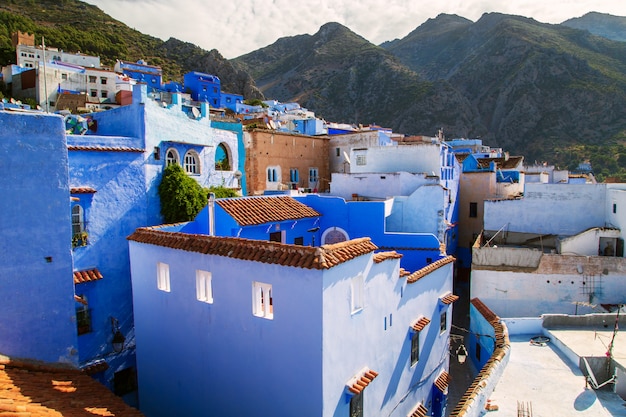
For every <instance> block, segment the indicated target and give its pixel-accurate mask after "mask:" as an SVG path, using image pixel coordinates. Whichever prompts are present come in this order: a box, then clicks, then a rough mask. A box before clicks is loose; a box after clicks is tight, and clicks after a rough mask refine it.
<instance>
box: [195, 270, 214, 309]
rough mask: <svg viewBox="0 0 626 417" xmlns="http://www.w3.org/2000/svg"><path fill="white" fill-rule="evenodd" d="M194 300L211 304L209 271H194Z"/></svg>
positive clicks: (211, 291)
mask: <svg viewBox="0 0 626 417" xmlns="http://www.w3.org/2000/svg"><path fill="white" fill-rule="evenodd" d="M196 298H197V300H198V301H202V302H204V303H208V304H213V288H212V275H211V273H210V272H209V271H203V270H201V269H197V270H196Z"/></svg>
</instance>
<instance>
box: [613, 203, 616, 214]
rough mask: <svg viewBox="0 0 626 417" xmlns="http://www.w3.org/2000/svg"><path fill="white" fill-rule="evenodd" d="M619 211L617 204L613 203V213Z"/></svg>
mask: <svg viewBox="0 0 626 417" xmlns="http://www.w3.org/2000/svg"><path fill="white" fill-rule="evenodd" d="M615 213H617V204H616V203H613V214H615Z"/></svg>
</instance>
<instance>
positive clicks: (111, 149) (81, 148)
mask: <svg viewBox="0 0 626 417" xmlns="http://www.w3.org/2000/svg"><path fill="white" fill-rule="evenodd" d="M67 150H68V151H91V152H140V153H143V152H144V150H143V149H141V148H132V147H129V146H99V145H68V146H67Z"/></svg>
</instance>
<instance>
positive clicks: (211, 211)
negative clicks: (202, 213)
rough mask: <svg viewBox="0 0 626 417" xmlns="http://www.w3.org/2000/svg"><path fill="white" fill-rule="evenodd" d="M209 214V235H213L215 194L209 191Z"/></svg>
mask: <svg viewBox="0 0 626 417" xmlns="http://www.w3.org/2000/svg"><path fill="white" fill-rule="evenodd" d="M207 212H208V214H209V236H215V194H214V193H209V204H208V205H207Z"/></svg>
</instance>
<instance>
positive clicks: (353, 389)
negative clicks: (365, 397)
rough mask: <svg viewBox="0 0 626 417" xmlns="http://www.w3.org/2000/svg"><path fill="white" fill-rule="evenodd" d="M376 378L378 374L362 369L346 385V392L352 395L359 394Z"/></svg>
mask: <svg viewBox="0 0 626 417" xmlns="http://www.w3.org/2000/svg"><path fill="white" fill-rule="evenodd" d="M377 376H378V372H376V371H373V370H371V369H369V368H364V369H362V370H361V371H360V372H359V373H358V374H357V375H355V376H354V377H352V378H351V379H350V380H349V381H348V382H347V383H346V391H348V393H351V394H352V395H355V394H359V393H360V392H361V391H363V390H364V389H365V388H366V387H367V386H368V385H369V384H370V383H371V382H372V381H373V380H374V378H376V377H377Z"/></svg>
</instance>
